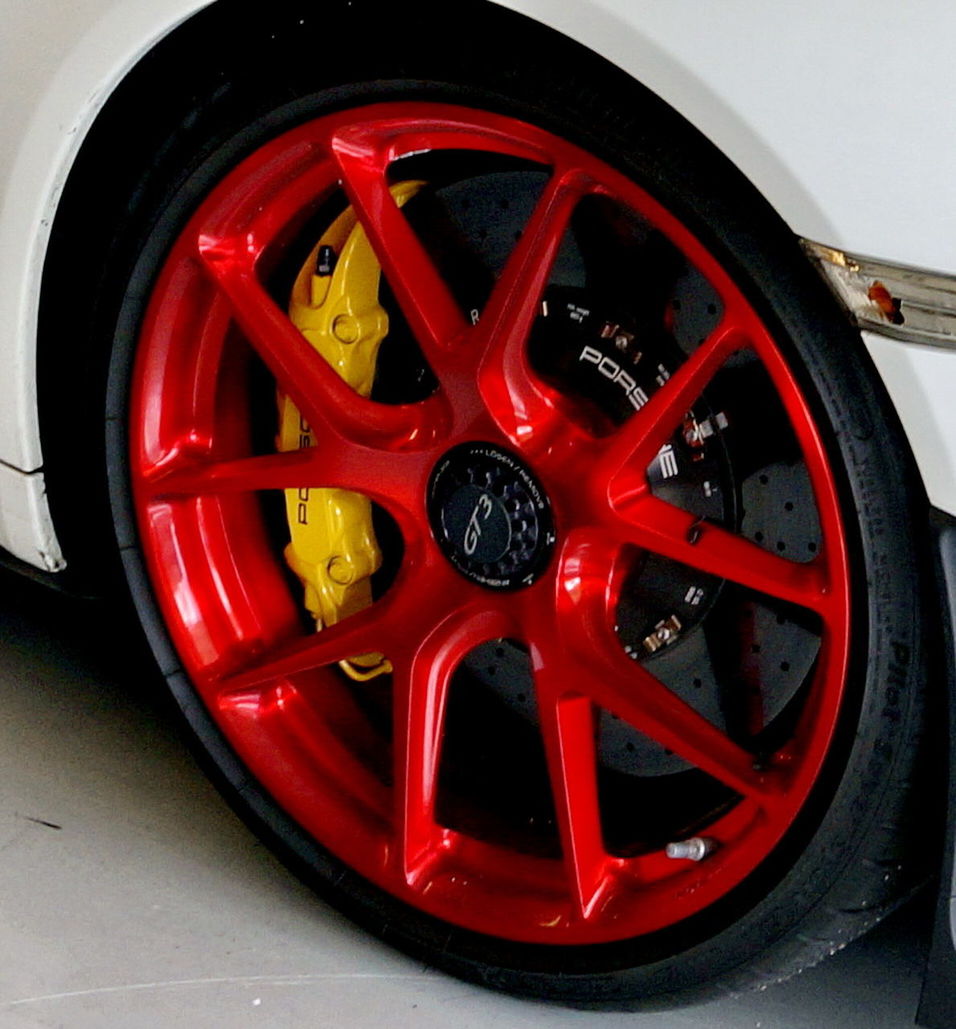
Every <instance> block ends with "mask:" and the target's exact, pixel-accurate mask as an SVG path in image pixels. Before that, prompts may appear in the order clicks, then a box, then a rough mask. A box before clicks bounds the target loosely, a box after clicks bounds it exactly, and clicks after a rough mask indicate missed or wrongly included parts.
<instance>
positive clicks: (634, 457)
mask: <svg viewBox="0 0 956 1029" xmlns="http://www.w3.org/2000/svg"><path fill="white" fill-rule="evenodd" d="M745 343H746V337H745V336H744V335H743V334H742V333H741V332H740V330H739V329H738V328H737V327H736V325H735V324H734V323H732V322H729V321H727V320H726V319H725V321H724V322H722V323H721V325H720V326H718V327H717V329H715V330H714V332H713V333H711V335H710V336H709V337H708V338H707V339H706V340H704V342H703V343H701V344H700V345H699V346H698V347H697V349H696V350H695V351H694V352H693V353H692V354H691V355H690V357H688V358H687V360H686V361H685V362H684V363H683V364H682V365H681V366H680V367H679V368H678V369H677V370H676V371H675V372H674V373H673V374H672V375H671V377H670V378H669V379H667V381H666V382H665V383H664V384H663V385H662V386H661V387H660V389H658V390H657V392H656V393H654V394H653V396H652V397H651V398H650V400H648V402H647V403H646V404H645V405H644V406H643V407H642V408H641V409H640V410H639V411H637V412H636V413H635V414H633V415H632V416H631V417H630V418H629V419H628V420H627V421H626V422H625V423H624V425H623V426H622V428H621V429H620V430H619V431H618V432H616V433H615V434H614V435H613V436H611V437H610V438H609V440H608V443H607V444H606V447H605V449H604V451H603V453H602V454H601V455H600V457H599V458H598V460H597V461H596V462H595V465H594V468H593V472H592V482H594V484H595V487H596V488H597V489H600V490H602V491H603V492H605V494H606V495H607V496H608V497H609V498H610V499H611V500H612V501H616V500H618V499H620V498H621V497H623V496H627V495H628V494H629V493H631V492H635V491H639V490H641V489H643V488H646V483H647V467H648V465H649V464H650V463H651V462H652V461H653V460H654V458H655V457H656V456H657V452H658V451H659V450H660V448H661V447H662V446H663V445H664V444H665V443H666V442H667V440H668V439H669V438H670V436H671V435H672V434H673V432H674V430H675V429H676V428H677V426H678V425H679V424H680V422H681V419H682V418H683V417H684V414H685V413H686V412H687V411H688V410H689V409H690V408H691V407H692V406H693V404H694V403H695V401H697V400H698V399H699V397H700V395H701V393H702V392H703V390H704V389H705V388H706V386H707V384H708V383H709V382H710V380H711V379H712V378H713V377H714V375H715V374H716V373H717V371H719V369H720V367H721V366H722V365H723V364H724V362H725V361H726V360H727V358H728V357H730V355H731V354H732V353H734V351H736V350H739V349H741V348H742V347H743V346H744V345H745ZM622 473H623V474H622ZM619 478H620V480H621V481H619Z"/></svg>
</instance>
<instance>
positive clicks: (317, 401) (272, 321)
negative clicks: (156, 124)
mask: <svg viewBox="0 0 956 1029" xmlns="http://www.w3.org/2000/svg"><path fill="white" fill-rule="evenodd" d="M202 258H203V261H204V264H205V267H206V268H207V269H208V271H209V273H210V274H211V276H212V278H213V280H214V281H215V283H216V284H217V285H218V287H219V288H220V289H221V290H222V292H223V293H224V294H225V296H226V297H227V298H228V300H229V303H230V305H231V307H232V310H233V313H234V314H235V317H236V320H237V322H238V323H239V325H240V327H241V328H242V330H243V332H244V333H245V335H246V337H247V338H248V340H249V343H250V344H251V345H252V346H253V348H254V349H255V350H256V352H257V353H258V354H259V356H260V357H261V358H262V360H263V361H264V362H265V363H266V365H267V366H268V367H269V369H270V371H271V372H272V374H273V375H274V376H275V378H276V382H277V383H278V384H279V386H280V387H281V388H282V389H283V391H284V392H286V393H287V394H288V395H289V396H290V397H291V398H292V400H293V401H294V402H295V404H296V406H297V407H298V408H299V410H300V411H301V412H302V414H303V416H304V417H305V419H306V420H307V421H308V423H309V424H310V425H311V426H313V427H315V428H318V427H319V426H321V427H322V429H323V430H324V431H326V432H330V433H332V434H333V435H336V436H339V437H344V438H347V439H350V440H354V441H356V442H362V443H366V444H368V445H372V446H381V447H401V446H410V445H417V444H419V443H420V442H421V441H422V440H430V439H433V438H434V437H435V436H436V435H438V434H439V432H440V431H441V416H440V413H439V409H438V408H439V405H438V404H437V402H436V401H435V400H426V401H423V402H422V403H419V404H408V405H394V406H391V405H386V404H377V403H375V402H374V401H371V400H366V399H365V398H364V397H361V396H360V395H359V394H358V393H356V392H355V390H353V389H352V388H351V387H350V386H349V385H348V384H347V383H346V382H345V381H344V380H343V379H342V378H341V377H340V376H339V375H338V373H337V372H336V371H335V369H333V368H332V367H331V365H329V363H328V362H327V361H325V360H324V359H323V358H322V357H321V356H319V355H318V354H317V353H316V352H315V350H314V349H313V347H312V345H311V344H310V343H309V342H308V341H307V340H306V339H305V337H304V336H303V335H302V333H301V332H299V330H298V329H297V328H296V327H295V326H294V325H293V324H292V322H291V321H289V319H288V318H287V317H286V315H285V314H284V313H283V312H282V311H281V310H280V309H279V308H278V306H277V305H276V304H275V303H274V301H273V300H272V298H271V297H270V296H269V295H268V293H266V291H265V290H264V289H263V288H262V285H261V284H260V283H259V281H258V278H257V277H256V274H255V272H254V270H253V268H252V266H251V263H250V262H249V260H248V259H247V258H245V257H244V256H243V255H242V254H237V252H236V251H235V250H234V249H232V248H231V247H230V246H226V245H225V244H218V245H217V246H216V247H214V248H210V249H207V250H204V251H202Z"/></svg>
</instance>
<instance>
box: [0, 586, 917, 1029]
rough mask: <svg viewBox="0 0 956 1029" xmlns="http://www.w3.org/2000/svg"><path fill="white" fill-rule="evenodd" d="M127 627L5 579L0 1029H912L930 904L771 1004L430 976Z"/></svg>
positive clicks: (781, 992)
mask: <svg viewBox="0 0 956 1029" xmlns="http://www.w3.org/2000/svg"><path fill="white" fill-rule="evenodd" d="M127 636H128V628H126V627H124V626H122V625H121V624H120V623H119V622H117V621H116V620H115V618H114V617H113V616H111V615H108V614H105V613H104V612H103V611H102V610H100V609H98V608H95V607H93V608H90V607H89V606H87V605H78V604H76V603H75V602H73V601H68V600H66V599H64V598H61V597H59V596H56V595H51V594H48V593H46V592H45V591H41V590H39V589H38V588H36V587H34V586H32V585H31V584H29V583H24V582H22V581H20V580H17V579H15V578H12V577H7V576H5V575H0V1026H2V1027H7V1026H10V1027H21V1026H24V1027H25V1026H44V1027H47V1026H64V1027H68V1029H85V1027H100V1026H104V1027H106V1026H108V1027H111V1029H112V1027H130V1029H136V1027H141V1026H142V1027H152V1026H162V1027H179V1026H183V1027H188V1029H203V1027H220V1026H221V1027H230V1029H241V1027H244V1026H255V1027H272V1026H275V1027H284V1029H285V1027H295V1026H310V1027H347V1029H351V1027H371V1026H389V1027H395V1029H401V1027H406V1026H407V1027H416V1029H419V1027H428V1026H439V1025H441V1026H445V1025H448V1024H450V1023H453V1024H454V1026H455V1029H485V1027H508V1029H522V1027H528V1029H531V1027H545V1026H547V1027H549V1029H550V1027H558V1029H563V1027H574V1029H617V1027H621V1026H628V1027H634V1029H641V1027H644V1029H650V1027H653V1029H690V1027H694V1029H700V1027H704V1029H725V1027H726V1029H730V1027H733V1029H742V1027H743V1029H820V1027H821V1026H826V1027H828V1029H903V1027H905V1026H911V1025H912V1024H913V1017H914V1013H915V1010H916V1004H917V1001H918V998H919V987H920V976H921V971H922V963H923V960H924V956H925V952H926V947H927V941H928V935H929V933H928V926H929V905H928V903H927V902H926V901H925V900H924V901H922V902H917V903H916V904H915V905H910V906H909V907H908V908H907V909H905V910H903V911H901V912H900V913H898V914H897V915H896V916H894V917H893V918H892V919H890V920H889V921H888V922H887V923H886V924H884V925H883V926H882V927H880V928H879V929H878V930H877V931H876V932H874V933H872V934H871V935H870V936H869V937H867V938H866V939H864V940H861V941H858V942H857V943H856V944H854V945H852V946H850V947H848V948H847V949H846V950H844V951H843V952H842V953H840V954H838V955H836V957H835V958H833V959H831V960H830V961H828V962H825V963H824V964H823V965H821V966H819V967H818V968H816V969H813V970H811V971H809V972H806V973H804V974H803V975H802V976H799V977H797V978H796V979H794V980H792V981H791V982H788V983H784V984H781V985H779V986H777V987H774V988H772V989H770V990H767V991H766V992H764V993H760V994H753V995H749V996H746V997H741V998H737V999H733V1000H727V1001H722V1002H719V1003H716V1004H708V1005H703V1006H700V1007H695V1008H686V1009H683V1010H680V1011H677V1012H673V1013H669V1014H646V1015H619V1014H600V1015H596V1014H585V1013H580V1012H574V1011H566V1010H563V1009H553V1008H549V1007H546V1006H543V1005H536V1004H533V1003H528V1002H524V1001H516V1000H513V999H510V998H507V997H503V996H499V995H496V994H493V993H490V992H487V991H484V990H480V989H477V988H475V987H471V986H467V985H464V984H462V983H459V982H456V981H454V980H452V979H449V978H447V977H445V976H444V975H442V974H440V973H437V972H434V971H431V970H429V969H425V968H422V967H421V965H420V964H417V963H415V962H413V961H411V960H409V959H407V958H405V957H403V956H401V955H399V954H396V953H394V952H392V951H391V950H389V949H388V948H386V947H385V946H383V945H381V944H379V943H377V942H376V941H374V940H371V939H369V938H368V937H367V936H365V935H364V934H363V933H362V932H360V931H359V930H357V929H355V928H353V927H352V926H351V925H350V924H349V923H348V922H346V921H344V920H343V919H342V918H340V917H339V916H338V915H337V914H335V913H334V912H332V911H330V910H329V909H328V908H326V907H325V906H324V905H323V904H322V903H320V902H319V901H318V900H316V899H315V897H313V896H312V895H311V894H310V893H309V892H308V891H307V890H306V889H304V888H303V887H302V886H300V885H299V883H298V882H297V881H296V880H294V879H293V878H292V877H291V876H290V875H289V874H288V873H287V872H286V871H285V870H284V869H283V868H282V867H281V866H280V865H279V864H278V863H277V862H276V861H275V860H274V859H273V858H272V857H271V856H270V855H269V853H268V852H267V851H266V850H265V849H264V848H263V847H262V846H260V845H259V844H258V843H257V842H256V841H255V840H254V839H253V838H252V837H251V836H250V835H249V833H248V832H247V830H246V829H245V828H244V827H243V826H242V825H241V824H240V823H239V822H238V821H237V820H236V818H235V817H234V816H233V815H232V814H231V812H230V811H229V810H228V808H227V807H226V806H225V805H224V804H223V803H222V801H221V800H220V799H219V797H218V796H217V794H216V793H215V791H214V790H213V789H212V788H211V787H210V786H209V785H208V784H207V782H206V781H205V779H204V778H203V777H202V775H201V774H200V772H199V771H198V770H197V768H196V767H195V765H194V764H193V762H192V760H191V759H190V757H189V756H188V755H187V753H186V752H185V750H184V748H183V746H182V744H181V743H180V742H179V740H178V739H177V736H176V733H175V731H174V729H173V728H172V725H171V721H170V719H169V717H168V715H167V714H165V713H164V712H163V711H162V710H161V705H158V704H156V703H155V702H154V701H152V700H151V699H150V697H149V694H148V691H146V690H143V689H141V686H142V683H143V680H144V679H148V678H149V676H148V675H147V674H146V673H145V672H144V669H143V663H142V660H141V659H139V658H135V657H132V658H131V657H127V656H124V655H122V654H119V653H117V647H118V641H120V640H122V639H124V638H126V637H127Z"/></svg>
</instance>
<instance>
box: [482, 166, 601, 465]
mask: <svg viewBox="0 0 956 1029" xmlns="http://www.w3.org/2000/svg"><path fill="white" fill-rule="evenodd" d="M587 187H588V179H587V177H586V176H585V175H584V174H583V173H581V172H580V171H578V170H577V169H567V170H564V171H557V170H556V171H555V172H554V173H553V174H552V177H551V179H550V180H549V182H548V184H547V186H546V187H545V190H544V193H543V194H542V196H541V197H540V199H539V200H538V203H537V206H536V207H535V210H534V212H533V213H532V215H531V218H530V219H529V221H528V224H527V225H526V226H525V228H524V230H523V232H522V234H521V238H520V240H519V241H518V243H517V245H516V246H515V249H514V251H513V252H512V254H511V256H510V257H509V259H508V262H507V264H506V265H505V268H504V271H503V272H502V274H501V277H500V278H499V280H498V282H497V284H496V286H495V288H494V290H493V292H492V294H491V297H490V299H489V301H488V303H487V305H486V306H485V309H484V311H483V312H482V316H481V321H480V322H479V323H478V325H477V326H476V327H475V329H473V330H472V337H471V339H470V341H471V342H473V343H474V344H475V345H476V346H477V348H478V350H479V351H480V352H482V353H483V358H482V362H481V367H480V369H479V383H480V389H481V392H482V396H483V398H484V401H485V404H486V406H487V407H488V409H489V411H491V413H492V416H493V417H494V419H495V421H496V422H497V423H498V426H499V428H501V430H502V431H503V432H504V433H505V434H506V435H507V436H508V438H509V439H511V440H512V442H515V443H517V442H522V443H523V444H526V445H527V444H529V443H531V437H532V436H538V437H541V436H545V437H546V436H548V435H549V434H548V433H547V432H545V431H544V425H545V424H547V425H551V424H554V421H555V419H554V417H553V415H554V404H553V401H552V400H551V399H550V398H549V396H548V393H549V392H550V391H547V390H545V389H544V388H543V385H542V384H541V383H539V382H537V381H536V380H535V377H534V376H533V374H532V372H531V369H530V367H529V364H528V353H527V343H528V337H529V334H530V332H531V327H532V325H533V324H534V321H535V318H536V317H537V315H538V313H539V310H540V305H541V297H542V294H543V292H544V288H545V286H546V285H547V282H548V279H549V277H550V274H551V269H552V267H553V265H554V261H555V258H556V257H557V254H558V251H559V249H560V247H561V242H562V240H563V239H564V236H565V233H566V231H567V227H568V224H569V222H570V219H571V215H572V213H573V212H574V208H575V207H576V205H577V203H578V202H579V200H580V199H581V197H582V196H584V195H585V193H586V191H587ZM535 446H536V447H537V449H540V446H539V445H538V444H537V443H535Z"/></svg>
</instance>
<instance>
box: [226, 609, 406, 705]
mask: <svg viewBox="0 0 956 1029" xmlns="http://www.w3.org/2000/svg"><path fill="white" fill-rule="evenodd" d="M397 606H398V605H396V603H395V599H394V598H393V597H392V596H391V595H389V596H386V597H384V598H383V599H382V600H380V601H378V602H377V603H375V604H373V605H372V606H371V607H368V608H366V609H365V610H364V611H359V612H358V614H354V615H352V616H351V617H349V618H347V619H345V620H344V621H342V622H339V623H338V624H336V625H332V626H330V627H328V628H326V629H323V630H322V631H321V632H317V633H314V634H312V635H310V636H297V637H296V638H295V639H293V640H290V641H287V642H284V643H280V644H277V645H276V646H274V647H271V648H269V649H267V650H263V651H261V652H259V653H257V654H254V655H247V656H246V657H245V658H244V659H242V661H241V663H240V665H239V667H238V669H236V670H235V671H233V672H231V673H230V674H227V675H225V676H223V677H222V678H221V679H219V681H218V682H217V683H216V690H217V692H218V693H220V694H231V693H239V692H242V691H244V690H249V689H254V688H256V687H261V686H268V685H270V684H272V683H274V682H276V681H277V680H279V679H285V678H288V677H289V676H293V675H300V674H302V673H303V672H311V671H314V670H315V669H317V668H325V667H327V666H328V665H334V664H337V663H338V662H339V661H345V660H347V659H348V658H350V657H354V656H355V655H356V654H367V653H372V652H375V651H381V650H383V649H384V648H385V646H386V645H387V643H388V642H389V639H390V638H393V633H392V632H391V627H392V626H393V624H394V622H395V620H396V618H397V617H398V616H397V614H396V607H397Z"/></svg>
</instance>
